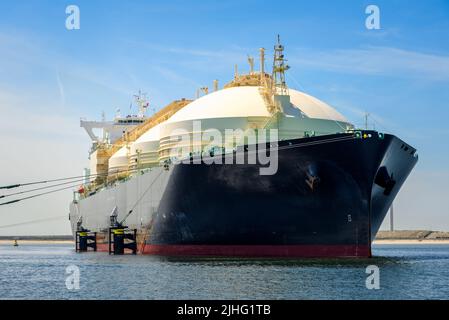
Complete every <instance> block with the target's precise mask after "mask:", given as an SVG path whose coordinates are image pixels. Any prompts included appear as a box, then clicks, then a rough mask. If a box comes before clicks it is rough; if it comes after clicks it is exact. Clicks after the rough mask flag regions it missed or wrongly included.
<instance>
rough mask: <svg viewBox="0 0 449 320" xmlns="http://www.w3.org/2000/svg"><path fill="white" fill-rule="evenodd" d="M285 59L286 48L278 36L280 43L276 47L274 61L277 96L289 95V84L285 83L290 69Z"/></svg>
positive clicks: (274, 88) (274, 90)
mask: <svg viewBox="0 0 449 320" xmlns="http://www.w3.org/2000/svg"><path fill="white" fill-rule="evenodd" d="M286 61H287V60H286V59H284V46H283V45H282V44H281V38H280V36H279V35H278V43H277V44H276V45H275V46H274V60H273V74H272V78H273V84H272V86H273V93H274V94H277V95H288V88H287V84H286V83H285V71H287V70H288V69H290V66H288V65H287V64H286V63H285V62H286Z"/></svg>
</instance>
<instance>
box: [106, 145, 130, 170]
mask: <svg viewBox="0 0 449 320" xmlns="http://www.w3.org/2000/svg"><path fill="white" fill-rule="evenodd" d="M126 170H128V148H127V147H126V146H123V147H121V148H120V149H119V150H118V151H117V152H116V153H114V154H113V155H112V156H111V157H110V158H109V169H108V172H109V174H118V173H122V172H124V171H126Z"/></svg>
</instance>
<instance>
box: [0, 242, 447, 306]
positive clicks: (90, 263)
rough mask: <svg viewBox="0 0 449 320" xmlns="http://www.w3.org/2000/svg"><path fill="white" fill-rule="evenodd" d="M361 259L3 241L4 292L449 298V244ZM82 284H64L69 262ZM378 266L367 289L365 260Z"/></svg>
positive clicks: (0, 294)
mask: <svg viewBox="0 0 449 320" xmlns="http://www.w3.org/2000/svg"><path fill="white" fill-rule="evenodd" d="M373 252H374V254H375V255H376V258H373V259H362V260H352V259H351V260H344V259H343V260H342V259H333V260H296V261H280V260H242V259H232V260H230V259H225V260H224V259H202V260H186V259H166V258H160V257H154V256H109V255H108V254H104V253H84V254H76V253H75V252H74V251H73V247H72V246H71V245H21V246H20V247H17V248H14V247H12V246H7V245H0V266H1V268H0V298H1V299H97V298H101V299H449V245H430V246H426V245H416V246H405V245H401V246H390V245H388V246H386V245H385V246H375V247H374V250H373ZM69 265H76V266H78V267H79V270H80V289H79V290H74V291H70V290H68V289H67V288H66V277H67V276H68V275H67V274H66V267H67V266H69ZM368 265H377V266H378V267H379V268H380V290H368V289H366V286H365V280H366V277H367V276H368V275H367V274H366V273H365V268H366V267H367V266H368Z"/></svg>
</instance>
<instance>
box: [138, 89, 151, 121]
mask: <svg viewBox="0 0 449 320" xmlns="http://www.w3.org/2000/svg"><path fill="white" fill-rule="evenodd" d="M134 100H135V102H136V105H137V108H138V109H139V113H138V117H139V118H143V117H145V112H146V111H147V108H148V107H149V106H150V102H149V101H148V99H147V94H146V93H143V92H142V91H141V90H139V93H138V94H136V95H134Z"/></svg>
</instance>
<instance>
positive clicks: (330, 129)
mask: <svg viewBox="0 0 449 320" xmlns="http://www.w3.org/2000/svg"><path fill="white" fill-rule="evenodd" d="M289 95H290V97H289V100H290V103H287V104H285V105H284V106H283V110H282V112H283V117H282V118H281V119H280V120H279V121H278V122H277V123H276V127H275V128H276V129H278V131H279V139H281V140H285V139H296V138H302V137H304V135H305V133H306V132H308V131H309V130H310V131H314V132H316V133H317V134H329V133H336V132H341V131H344V130H345V129H346V127H348V126H350V123H349V122H348V120H346V118H345V117H344V116H342V115H341V114H340V113H339V112H338V111H336V110H335V109H334V108H332V107H331V106H329V105H328V104H326V103H324V102H322V101H320V100H318V99H316V98H314V97H312V96H310V95H307V94H305V93H302V92H300V91H297V90H293V89H289ZM287 98H288V97H287ZM272 120H273V118H272V115H271V114H270V112H269V111H268V108H267V102H266V101H265V100H264V97H263V95H262V94H261V92H260V87H257V86H238V87H230V88H226V89H223V90H219V91H215V92H212V93H210V94H207V95H205V96H203V97H201V98H199V99H197V100H195V101H193V102H191V103H190V104H188V105H187V106H185V107H184V108H183V109H181V110H179V111H178V112H177V113H175V114H174V115H173V116H172V117H171V118H170V119H168V120H167V121H166V122H165V123H164V124H163V126H162V127H161V131H160V147H159V156H160V160H162V161H163V160H165V159H168V158H170V157H172V155H171V154H172V152H173V150H175V149H176V148H179V149H181V146H182V143H179V142H178V140H179V139H180V138H179V137H181V136H182V135H180V134H174V132H179V131H180V130H183V131H184V132H187V133H190V134H191V133H204V132H205V131H206V130H210V129H217V130H218V131H220V132H221V134H222V135H223V136H224V131H225V130H226V129H231V130H235V129H241V130H242V131H244V132H245V130H248V129H255V128H273V127H270V122H272ZM199 123H200V125H201V128H199V127H198V124H199ZM193 140H194V141H193V143H192V144H191V146H192V149H195V150H198V149H199V148H198V147H197V146H196V145H198V144H201V148H202V149H203V151H206V152H207V150H205V149H204V147H206V148H208V147H210V145H209V144H208V141H204V140H203V139H201V140H200V141H199V142H198V141H196V140H195V139H193ZM185 141H187V139H186V140H185ZM216 147H218V148H223V147H226V148H228V147H232V146H229V145H228V143H223V144H221V145H217V146H216ZM182 148H183V149H184V150H187V149H188V147H187V146H186V147H185V148H184V147H182ZM194 153H195V152H194ZM179 156H181V157H185V156H186V155H185V154H182V155H179Z"/></svg>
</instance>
